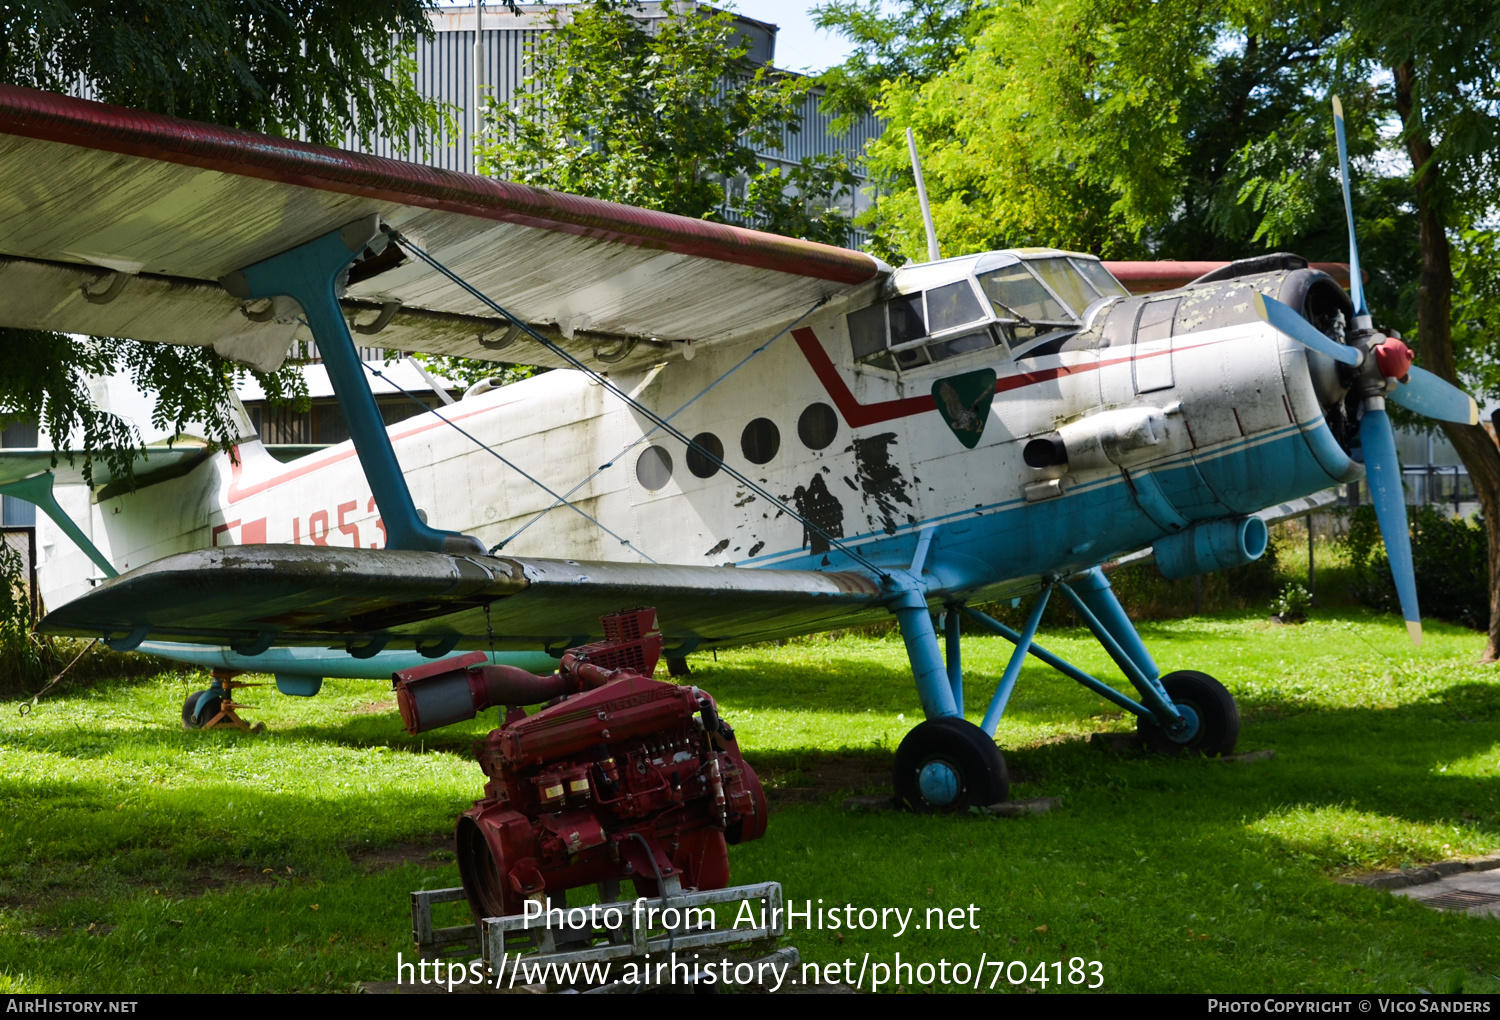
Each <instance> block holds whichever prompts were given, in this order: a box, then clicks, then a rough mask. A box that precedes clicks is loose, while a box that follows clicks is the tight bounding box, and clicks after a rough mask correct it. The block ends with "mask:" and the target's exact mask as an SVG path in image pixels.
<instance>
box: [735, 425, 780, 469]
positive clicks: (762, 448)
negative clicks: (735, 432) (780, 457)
mask: <svg viewBox="0 0 1500 1020" xmlns="http://www.w3.org/2000/svg"><path fill="white" fill-rule="evenodd" d="M779 449H781V433H780V431H778V430H777V428H776V423H775V422H773V421H772V420H771V419H770V418H756V419H755V420H754V421H752V422H751V423H750V424H749V425H746V426H745V431H744V432H742V433H740V452H741V453H743V454H744V455H745V459H746V460H748V461H749V462H750V463H752V464H768V463H770V461H771V458H772V457H774V456H776V451H777V450H779Z"/></svg>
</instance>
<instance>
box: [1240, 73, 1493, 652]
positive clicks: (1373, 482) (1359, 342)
mask: <svg viewBox="0 0 1500 1020" xmlns="http://www.w3.org/2000/svg"><path fill="white" fill-rule="evenodd" d="M1333 127H1334V135H1335V137H1336V138H1337V139H1338V149H1339V176H1340V178H1341V179H1342V182H1343V189H1344V216H1345V218H1346V219H1347V221H1348V224H1349V297H1350V299H1351V300H1352V301H1353V303H1354V324H1353V328H1352V329H1351V330H1350V331H1349V337H1348V342H1347V343H1339V342H1338V341H1337V340H1334V339H1332V338H1330V337H1328V336H1325V335H1324V334H1323V332H1322V331H1320V330H1319V329H1318V328H1317V327H1315V326H1314V325H1313V324H1312V323H1310V322H1308V321H1307V320H1306V319H1305V318H1303V317H1302V316H1301V315H1300V314H1298V313H1297V312H1296V311H1295V310H1294V309H1292V308H1289V307H1288V306H1286V305H1284V304H1282V303H1281V302H1280V301H1277V300H1276V299H1275V298H1273V297H1268V296H1266V295H1264V294H1261V293H1259V292H1257V293H1256V295H1255V311H1256V314H1257V315H1259V316H1260V318H1261V319H1262V320H1263V321H1265V322H1267V323H1269V324H1270V325H1271V326H1272V327H1273V328H1274V329H1276V330H1277V331H1278V332H1279V333H1281V334H1282V335H1284V336H1287V337H1289V338H1290V339H1292V340H1295V341H1296V342H1297V343H1299V344H1301V345H1302V346H1303V347H1306V348H1307V349H1308V350H1310V351H1313V352H1315V353H1317V354H1320V355H1323V356H1324V357H1328V358H1332V359H1333V360H1334V361H1337V362H1338V363H1339V364H1341V365H1345V366H1347V367H1348V368H1349V369H1351V370H1352V371H1351V373H1350V374H1351V375H1352V377H1353V382H1352V388H1353V389H1354V390H1355V392H1356V393H1357V394H1358V395H1359V397H1360V400H1361V408H1362V410H1363V415H1362V417H1361V418H1360V422H1359V441H1360V446H1361V447H1362V448H1363V450H1364V458H1365V472H1366V474H1367V476H1368V478H1369V482H1370V497H1371V500H1372V501H1373V502H1374V504H1375V518H1376V520H1377V521H1379V523H1380V534H1381V537H1382V538H1383V539H1384V540H1385V549H1386V555H1387V558H1388V559H1389V560H1390V564H1391V576H1392V577H1393V578H1394V579H1395V582H1396V595H1397V597H1398V598H1399V599H1400V602H1401V615H1402V616H1403V617H1404V618H1405V620H1406V630H1407V633H1408V634H1409V635H1411V640H1412V643H1413V644H1416V645H1420V644H1421V643H1422V617H1421V614H1420V613H1419V612H1418V609H1417V580H1416V572H1415V570H1414V569H1413V567H1412V559H1411V533H1410V532H1409V531H1408V529H1407V521H1406V495H1405V492H1404V490H1403V487H1402V483H1401V462H1400V461H1399V460H1398V459H1397V457H1396V434H1395V431H1394V430H1393V429H1392V428H1391V420H1390V417H1389V416H1388V415H1387V414H1386V411H1385V402H1386V399H1387V398H1389V399H1390V400H1391V401H1392V402H1394V403H1396V404H1399V405H1400V406H1402V407H1404V408H1406V409H1407V410H1409V411H1414V412H1416V413H1417V414H1420V415H1423V416H1425V417H1428V418H1436V419H1437V420H1439V421H1449V422H1456V423H1458V424H1461V425H1477V424H1478V423H1479V407H1478V405H1476V404H1475V403H1474V400H1473V398H1472V397H1470V396H1469V395H1468V394H1467V393H1465V392H1464V391H1463V390H1461V389H1459V388H1458V387H1456V386H1454V385H1452V384H1451V383H1449V382H1447V381H1446V380H1444V379H1441V378H1439V377H1438V376H1436V375H1433V374H1432V373H1431V372H1428V371H1425V370H1424V369H1420V368H1417V367H1415V366H1413V365H1412V363H1411V360H1412V355H1411V349H1410V348H1409V347H1407V346H1406V344H1404V343H1402V342H1401V338H1400V337H1399V336H1385V335H1384V334H1383V333H1381V332H1380V331H1378V330H1376V329H1375V327H1374V324H1373V321H1372V320H1371V317H1370V310H1369V308H1368V307H1367V306H1366V304H1365V288H1364V280H1363V278H1362V274H1361V272H1360V268H1359V244H1358V241H1357V239H1356V237H1355V233H1354V202H1353V199H1352V197H1351V195H1350V193H1349V149H1348V144H1347V142H1346V140H1345V135H1344V107H1343V104H1342V103H1340V102H1339V100H1338V97H1337V96H1334V97H1333Z"/></svg>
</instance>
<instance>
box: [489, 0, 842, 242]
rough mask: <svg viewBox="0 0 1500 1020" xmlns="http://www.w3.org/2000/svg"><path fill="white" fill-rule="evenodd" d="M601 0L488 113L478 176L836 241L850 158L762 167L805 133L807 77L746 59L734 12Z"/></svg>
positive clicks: (551, 41) (543, 44)
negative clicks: (652, 11) (787, 140)
mask: <svg viewBox="0 0 1500 1020" xmlns="http://www.w3.org/2000/svg"><path fill="white" fill-rule="evenodd" d="M644 11H645V8H644V7H643V6H641V5H640V4H637V3H632V2H629V0H593V2H591V3H588V4H585V5H582V6H580V7H577V8H574V9H572V10H571V12H570V17H569V18H568V19H567V20H564V18H563V17H562V15H561V14H555V15H554V30H553V31H550V32H545V33H542V34H541V35H540V37H539V39H538V41H537V42H536V43H535V44H534V46H533V48H532V50H531V52H530V59H531V71H530V73H529V75H528V76H527V78H526V80H525V83H524V85H523V87H522V89H521V90H520V91H519V92H518V93H517V94H516V96H515V97H514V98H513V99H512V100H511V102H510V103H509V104H499V103H496V104H492V105H491V106H490V107H489V111H488V113H489V116H488V121H487V130H488V131H489V132H490V133H491V136H490V139H489V140H488V141H486V142H484V143H482V144H481V146H480V148H479V152H478V155H479V161H478V162H479V166H480V170H481V172H482V173H486V174H491V175H494V176H497V177H504V178H507V179H509V180H513V181H518V182H521V183H524V184H532V185H537V186H539V187H546V188H554V189H556V190H559V191H566V192H570V193H572V194H578V195H588V196H591V197H595V198H604V199H609V200H611V201H616V202H623V203H626V204H629V205H634V206H639V207H642V208H646V209H659V210H663V211H666V212H673V213H678V214H681V215H683V216H692V217H695V218H701V219H709V220H721V221H722V220H734V221H738V222H742V223H746V224H749V225H751V226H756V227H760V228H763V229H767V230H773V231H775V232H778V233H787V234H794V235H797V236H801V237H806V238H809V239H811V240H816V241H824V242H827V243H830V244H842V243H844V242H845V239H846V237H847V234H848V228H849V221H848V218H847V217H846V216H845V215H844V214H843V213H842V212H840V211H839V209H838V204H839V202H840V201H841V200H843V199H845V198H847V197H848V196H849V194H850V192H851V189H852V188H853V186H854V184H855V178H854V176H853V174H852V172H851V171H850V169H849V165H848V161H847V159H845V158H844V157H843V156H841V155H840V156H822V157H809V158H806V159H803V160H801V161H800V162H799V163H798V164H797V165H795V166H790V167H786V168H782V167H767V166H766V165H765V164H764V163H763V162H762V161H761V159H760V158H759V157H758V156H757V155H756V152H757V150H765V149H777V148H780V145H781V141H782V139H783V138H784V137H785V136H786V134H787V133H789V132H795V131H797V130H798V129H799V127H800V116H799V114H798V109H799V107H800V105H801V103H802V101H803V98H804V96H805V95H806V93H807V90H808V88H809V87H810V86H811V84H812V82H811V81H810V80H809V79H806V78H800V77H797V76H794V75H787V74H784V73H781V72H778V71H775V70H773V69H772V68H770V67H765V66H752V65H751V63H750V62H749V61H747V60H746V54H747V52H748V42H747V41H746V40H744V39H743V38H742V37H740V35H739V30H738V29H737V28H736V26H735V23H734V18H733V16H732V15H730V14H728V13H725V12H716V13H711V12H707V11H705V10H703V9H700V8H696V7H689V8H687V9H685V10H678V9H676V8H675V7H673V6H671V5H668V4H663V5H662V8H661V11H662V15H663V16H662V17H660V18H654V19H652V21H651V23H649V24H647V23H644V22H643V19H642V18H641V17H640V15H641V14H643V13H644Z"/></svg>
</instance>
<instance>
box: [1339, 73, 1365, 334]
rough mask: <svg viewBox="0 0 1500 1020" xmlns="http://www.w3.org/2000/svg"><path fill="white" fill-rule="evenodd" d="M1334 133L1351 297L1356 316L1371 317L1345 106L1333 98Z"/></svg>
mask: <svg viewBox="0 0 1500 1020" xmlns="http://www.w3.org/2000/svg"><path fill="white" fill-rule="evenodd" d="M1333 133H1334V135H1335V136H1336V137H1337V138H1338V143H1339V179H1340V180H1342V181H1343V183H1344V218H1345V219H1347V220H1348V221H1349V296H1350V297H1351V298H1353V299H1354V314H1355V315H1369V314H1370V310H1369V309H1368V308H1366V307H1365V282H1364V277H1363V275H1362V274H1361V273H1360V271H1359V244H1358V243H1357V242H1356V241H1355V239H1354V199H1353V198H1352V197H1351V196H1350V194H1349V145H1348V143H1347V142H1345V141H1344V104H1343V103H1341V102H1339V97H1338V96H1334V97H1333Z"/></svg>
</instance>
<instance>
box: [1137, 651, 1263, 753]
mask: <svg viewBox="0 0 1500 1020" xmlns="http://www.w3.org/2000/svg"><path fill="white" fill-rule="evenodd" d="M1161 685H1162V687H1164V688H1166V691H1167V696H1168V697H1169V698H1171V699H1172V704H1174V705H1176V706H1177V707H1178V708H1180V709H1183V710H1184V711H1183V715H1184V716H1185V717H1187V719H1188V721H1189V723H1190V726H1189V732H1188V733H1187V734H1185V735H1184V736H1183V737H1181V738H1178V737H1176V736H1174V735H1173V734H1171V733H1168V732H1167V731H1166V730H1164V729H1162V728H1161V727H1160V726H1158V725H1157V724H1156V720H1154V719H1152V718H1150V717H1147V716H1140V717H1138V718H1137V719H1136V721H1135V728H1136V732H1137V733H1139V734H1140V737H1141V742H1142V743H1143V744H1145V745H1146V748H1147V749H1148V750H1150V751H1152V752H1153V753H1155V754H1163V755H1166V756H1168V757H1177V756H1180V755H1188V756H1191V755H1204V756H1205V757H1209V758H1217V757H1219V756H1220V755H1223V754H1233V753H1234V745H1235V744H1236V743H1237V742H1238V741H1239V739H1240V709H1239V706H1238V705H1236V704H1235V703H1234V696H1233V695H1232V694H1230V693H1229V691H1228V690H1227V689H1226V688H1225V687H1224V685H1223V684H1221V683H1219V681H1217V680H1215V679H1214V678H1213V677H1211V676H1209V675H1208V674H1207V673H1199V672H1197V671H1196V670H1191V669H1182V670H1178V671H1177V672H1175V673H1168V674H1167V675H1166V676H1164V677H1162V678H1161Z"/></svg>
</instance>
